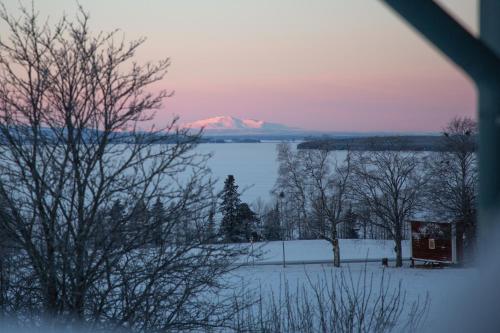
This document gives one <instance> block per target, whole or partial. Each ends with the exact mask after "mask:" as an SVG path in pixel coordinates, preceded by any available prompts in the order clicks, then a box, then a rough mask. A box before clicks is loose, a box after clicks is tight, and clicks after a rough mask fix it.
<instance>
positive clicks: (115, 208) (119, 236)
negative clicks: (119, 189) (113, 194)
mask: <svg viewBox="0 0 500 333" xmlns="http://www.w3.org/2000/svg"><path fill="white" fill-rule="evenodd" d="M124 210H125V207H124V206H123V204H122V202H121V201H120V200H119V199H118V200H115V201H114V202H113V205H112V206H111V208H110V209H109V211H108V214H107V217H106V220H105V225H103V228H102V229H103V230H104V232H102V233H101V235H106V234H111V238H112V240H113V243H114V244H115V245H116V246H121V245H122V242H123V239H124V238H123V237H124V236H125V230H124V228H123V224H121V223H116V221H122V220H123V219H124ZM110 226H118V227H119V228H118V229H113V230H109V229H110V228H111V227H110ZM98 236H99V233H98ZM99 242H100V240H99Z"/></svg>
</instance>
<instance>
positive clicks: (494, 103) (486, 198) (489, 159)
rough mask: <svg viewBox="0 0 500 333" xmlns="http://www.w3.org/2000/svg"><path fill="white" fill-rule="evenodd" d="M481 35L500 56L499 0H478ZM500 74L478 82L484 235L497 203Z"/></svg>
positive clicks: (481, 229)
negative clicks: (491, 79)
mask: <svg viewBox="0 0 500 333" xmlns="http://www.w3.org/2000/svg"><path fill="white" fill-rule="evenodd" d="M479 6H480V8H479V15H480V26H479V29H480V39H481V41H483V42H484V43H485V44H486V45H487V46H488V48H489V49H491V50H492V51H493V52H494V53H495V54H496V55H497V56H500V1H498V0H481V2H480V5H479ZM498 80H500V77H497V80H495V81H493V82H489V81H486V82H479V83H478V89H479V138H480V139H479V166H480V169H479V171H480V173H479V179H480V192H479V222H480V225H479V236H480V239H481V240H485V239H487V237H488V235H490V234H491V231H492V230H491V229H492V228H491V223H494V221H495V220H498V219H499V216H498V214H499V211H498V207H499V205H500V84H499V83H498Z"/></svg>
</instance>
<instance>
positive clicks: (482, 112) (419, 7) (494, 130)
mask: <svg viewBox="0 0 500 333" xmlns="http://www.w3.org/2000/svg"><path fill="white" fill-rule="evenodd" d="M381 1H383V2H385V3H387V4H388V5H389V6H390V7H391V8H392V9H394V10H395V11H396V12H397V13H398V14H400V15H401V16H402V17H403V18H404V19H405V20H407V21H408V22H409V23H410V24H411V25H412V26H413V27H414V28H415V29H417V30H418V31H419V32H420V33H422V35H424V36H425V37H426V38H427V39H428V40H429V41H431V42H432V43H433V44H434V45H435V46H436V47H437V48H438V49H439V50H440V51H441V52H443V53H444V54H445V55H446V56H448V57H449V58H450V59H451V60H452V61H453V62H454V63H455V64H456V65H458V66H459V67H460V68H461V69H462V70H463V71H465V72H466V73H467V74H468V75H469V77H470V78H471V79H472V80H474V82H475V84H476V87H477V89H478V95H479V107H478V109H479V110H478V114H479V178H480V179H479V237H480V241H481V242H483V241H484V240H487V239H488V237H489V235H491V231H492V224H493V223H495V222H494V221H496V220H498V218H499V216H498V214H499V207H500V57H499V55H500V20H499V17H500V1H499V0H481V2H480V30H481V33H480V35H481V37H480V38H479V39H478V38H476V37H475V36H473V35H472V34H470V32H468V31H467V30H466V29H464V28H463V27H462V26H461V25H460V24H459V23H458V22H457V21H456V20H455V19H454V18H453V17H451V16H450V15H449V14H448V13H447V12H446V11H445V10H444V9H443V8H441V7H440V6H439V5H438V4H436V3H435V2H434V1H433V0H418V1H417V0H381Z"/></svg>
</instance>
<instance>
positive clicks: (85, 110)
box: [0, 6, 236, 331]
mask: <svg viewBox="0 0 500 333" xmlns="http://www.w3.org/2000/svg"><path fill="white" fill-rule="evenodd" d="M0 19H1V22H2V23H3V24H4V25H6V27H7V28H8V30H9V32H10V33H9V35H8V37H7V38H6V39H2V40H1V41H0V141H1V146H0V200H1V202H2V216H1V220H0V223H1V227H0V230H5V231H6V233H7V234H8V235H9V242H8V244H9V248H10V251H12V253H11V256H10V262H9V271H8V274H9V278H10V280H9V284H8V286H7V285H6V284H2V288H4V287H8V288H9V290H8V291H7V292H4V290H2V292H3V294H4V295H7V298H8V299H7V300H5V299H3V298H2V302H4V304H5V303H7V305H8V306H3V309H8V310H9V314H10V315H16V316H17V317H18V318H21V317H22V316H24V315H26V316H28V315H33V314H34V315H35V316H36V315H40V316H41V315H49V316H51V317H54V318H58V319H60V320H63V321H65V322H67V321H68V320H70V319H71V320H78V321H84V322H86V323H87V324H88V325H96V326H102V325H104V326H108V327H129V328H132V329H137V330H142V331H143V330H147V329H152V330H167V329H179V330H180V329H185V330H187V329H193V328H196V327H208V326H211V325H217V323H219V322H220V320H223V319H224V318H227V316H228V314H229V313H230V311H229V308H228V306H229V304H228V303H226V301H225V300H226V299H225V298H224V297H223V296H222V295H220V290H221V287H222V286H223V285H222V280H221V276H223V275H224V274H225V273H226V272H228V271H229V270H231V269H232V268H231V266H230V265H229V264H230V263H231V262H232V260H233V258H234V256H235V255H236V253H235V252H234V251H233V250H229V249H228V248H226V247H224V246H218V247H214V246H209V245H207V244H208V243H210V240H209V239H207V237H206V235H209V234H210V233H208V232H205V228H206V226H207V221H208V215H209V213H208V212H209V211H210V208H211V205H212V202H213V190H212V184H211V181H210V180H209V175H208V173H207V172H208V170H207V168H206V167H205V161H206V158H207V157H206V156H200V155H198V154H197V153H195V152H194V151H193V148H194V147H195V145H196V143H197V141H198V138H199V134H190V133H189V132H187V131H185V130H182V129H179V128H178V126H177V119H174V120H173V121H172V122H171V123H170V124H168V125H167V126H165V127H164V128H156V127H154V126H152V127H150V128H146V126H147V122H148V121H151V120H152V119H153V116H154V111H155V110H158V109H159V108H160V106H161V103H162V101H163V100H164V99H165V98H166V97H168V96H169V95H170V94H169V93H168V92H166V91H163V90H161V91H159V92H157V93H150V92H148V89H149V88H150V87H151V86H152V85H153V84H155V83H157V82H159V81H160V80H161V79H162V78H163V77H164V75H165V74H166V72H167V68H168V66H169V60H168V59H165V60H162V61H160V62H158V63H156V64H153V63H147V64H145V65H139V64H138V63H136V62H135V61H134V55H135V52H136V50H137V49H138V48H139V47H140V46H141V44H142V43H143V42H144V40H143V39H141V40H137V41H132V42H130V43H127V42H125V40H124V39H123V38H119V36H118V35H117V32H116V31H115V32H111V33H98V34H92V33H91V31H90V29H89V25H88V24H89V17H88V14H87V13H86V12H84V11H83V10H80V12H79V14H78V15H77V18H76V20H75V21H74V22H71V21H69V20H68V19H67V18H65V17H64V18H62V19H61V20H60V21H58V22H57V23H56V24H52V25H49V24H48V23H47V22H45V23H43V22H40V19H39V17H38V14H37V13H36V12H35V10H34V8H31V9H26V8H21V16H20V17H19V18H17V17H14V16H12V15H11V14H9V13H8V11H7V10H6V8H5V7H4V6H2V7H1V9H0ZM2 37H4V36H2ZM4 38H5V37H4ZM141 127H142V128H143V130H141ZM158 200H160V201H162V202H163V203H164V204H165V206H164V209H165V211H164V213H163V215H164V217H163V218H161V219H153V218H148V217H147V216H146V215H145V213H146V211H149V210H151V208H152V206H153V204H154V203H155V202H157V201H158ZM118 202H119V203H120V205H119V206H114V205H115V204H116V203H118ZM112 207H115V210H114V213H113V215H109V213H110V212H111V211H113V210H112ZM117 207H118V208H119V209H118V211H117V209H116V208H117ZM7 216H8V218H6V217H7ZM186 227H187V229H186ZM180 229H181V230H184V231H187V230H189V234H188V233H186V234H185V235H184V237H183V241H182V242H176V243H173V242H169V241H168V240H169V239H170V238H169V237H168V235H171V234H172V233H173V232H174V231H175V230H180ZM151 230H161V232H162V234H164V235H166V236H165V237H162V238H161V239H156V241H154V242H153V241H152V240H151ZM4 244H5V242H4ZM4 244H2V245H4ZM1 273H2V274H4V273H5V274H6V270H4V269H3V267H2V271H1ZM214 295H215V296H216V297H214ZM216 300H218V301H216ZM21 319H22V318H21Z"/></svg>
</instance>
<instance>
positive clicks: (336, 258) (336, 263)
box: [332, 225, 340, 267]
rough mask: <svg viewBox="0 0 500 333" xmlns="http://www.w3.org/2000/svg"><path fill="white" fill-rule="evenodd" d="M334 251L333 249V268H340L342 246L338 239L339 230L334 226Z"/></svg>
mask: <svg viewBox="0 0 500 333" xmlns="http://www.w3.org/2000/svg"><path fill="white" fill-rule="evenodd" d="M332 249H333V266H335V267H340V246H339V240H338V239H337V228H336V226H335V225H333V226H332Z"/></svg>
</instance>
